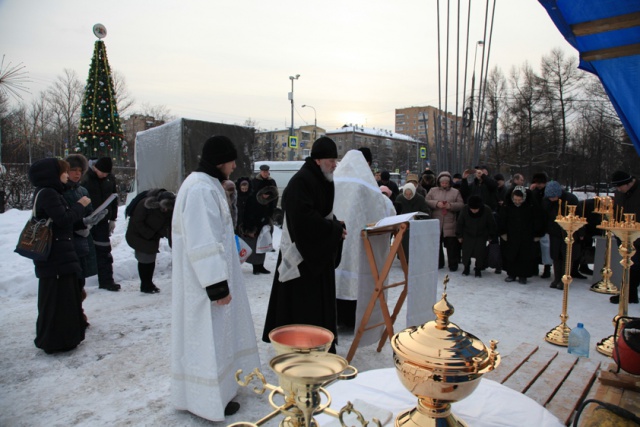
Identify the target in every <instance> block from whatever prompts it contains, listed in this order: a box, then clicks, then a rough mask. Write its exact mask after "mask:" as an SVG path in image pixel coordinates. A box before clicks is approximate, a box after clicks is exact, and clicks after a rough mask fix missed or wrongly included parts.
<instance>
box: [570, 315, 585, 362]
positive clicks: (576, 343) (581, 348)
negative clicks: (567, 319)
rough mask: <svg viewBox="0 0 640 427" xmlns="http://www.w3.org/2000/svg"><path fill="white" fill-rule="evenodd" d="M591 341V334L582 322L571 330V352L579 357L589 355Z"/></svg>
mask: <svg viewBox="0 0 640 427" xmlns="http://www.w3.org/2000/svg"><path fill="white" fill-rule="evenodd" d="M590 341H591V335H589V332H588V331H587V330H586V329H585V328H584V325H583V324H582V323H578V327H577V328H575V329H572V330H571V332H569V349H568V351H569V353H570V354H575V355H576V356H578V357H589V344H590Z"/></svg>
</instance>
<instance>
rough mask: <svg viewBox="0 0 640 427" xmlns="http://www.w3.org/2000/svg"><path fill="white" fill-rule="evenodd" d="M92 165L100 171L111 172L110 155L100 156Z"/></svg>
mask: <svg viewBox="0 0 640 427" xmlns="http://www.w3.org/2000/svg"><path fill="white" fill-rule="evenodd" d="M93 166H95V168H96V169H98V170H99V171H100V172H104V173H111V169H112V168H113V162H112V161H111V157H100V158H99V159H98V161H97V162H96V163H95V164H94V165H93Z"/></svg>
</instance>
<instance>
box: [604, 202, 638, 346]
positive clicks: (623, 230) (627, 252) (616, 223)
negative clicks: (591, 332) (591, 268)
mask: <svg viewBox="0 0 640 427" xmlns="http://www.w3.org/2000/svg"><path fill="white" fill-rule="evenodd" d="M618 216H619V217H624V221H621V220H617V219H616V218H614V219H613V220H611V221H606V224H603V226H607V227H609V228H610V229H611V231H612V232H613V233H614V234H615V235H616V236H618V238H619V239H620V241H621V243H620V246H619V247H618V251H619V252H620V255H621V256H622V260H620V265H622V285H621V286H620V300H619V302H618V314H617V315H616V316H615V317H614V318H613V326H614V335H610V336H608V337H607V338H603V339H602V340H600V342H599V343H598V344H597V345H596V350H598V352H599V353H602V354H604V355H605V356H609V357H611V355H612V354H613V348H614V344H615V341H616V339H617V338H618V337H617V336H615V326H616V324H617V322H618V319H619V318H620V317H623V316H626V315H627V311H628V310H629V298H628V297H627V295H628V293H629V276H630V271H631V266H632V265H633V261H631V257H633V255H634V254H635V253H636V249H635V247H634V246H633V242H635V241H636V239H638V238H640V223H638V222H636V215H635V214H623V213H619V215H618Z"/></svg>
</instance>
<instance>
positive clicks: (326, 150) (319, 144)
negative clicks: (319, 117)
mask: <svg viewBox="0 0 640 427" xmlns="http://www.w3.org/2000/svg"><path fill="white" fill-rule="evenodd" d="M311 158H312V159H314V160H319V159H337V158H338V147H336V143H335V142H333V139H331V138H329V137H326V136H321V137H320V138H318V139H316V141H315V142H314V143H313V146H312V147H311Z"/></svg>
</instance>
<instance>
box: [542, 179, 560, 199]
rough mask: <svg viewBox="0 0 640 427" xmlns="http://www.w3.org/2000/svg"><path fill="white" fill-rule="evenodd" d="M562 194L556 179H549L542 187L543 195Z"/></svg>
mask: <svg viewBox="0 0 640 427" xmlns="http://www.w3.org/2000/svg"><path fill="white" fill-rule="evenodd" d="M560 196H562V187H561V186H560V183H559V182H558V181H549V182H548V183H547V186H546V187H545V188H544V197H546V198H550V197H560Z"/></svg>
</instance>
